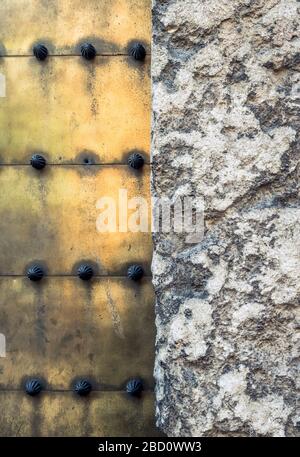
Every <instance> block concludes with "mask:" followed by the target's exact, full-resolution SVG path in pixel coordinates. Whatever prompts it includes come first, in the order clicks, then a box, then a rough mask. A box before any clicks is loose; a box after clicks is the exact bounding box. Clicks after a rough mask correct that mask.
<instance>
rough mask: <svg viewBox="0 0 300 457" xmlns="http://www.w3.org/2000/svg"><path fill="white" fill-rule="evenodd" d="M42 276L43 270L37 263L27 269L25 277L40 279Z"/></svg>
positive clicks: (31, 279)
mask: <svg viewBox="0 0 300 457" xmlns="http://www.w3.org/2000/svg"><path fill="white" fill-rule="evenodd" d="M43 276H44V271H43V269H42V268H41V267H40V266H39V265H32V266H31V267H30V268H29V269H28V270H27V277H28V278H29V279H30V281H35V282H36V281H40V280H41V279H42V278H43Z"/></svg>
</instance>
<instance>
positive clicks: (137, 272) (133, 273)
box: [127, 265, 144, 281]
mask: <svg viewBox="0 0 300 457" xmlns="http://www.w3.org/2000/svg"><path fill="white" fill-rule="evenodd" d="M127 276H128V278H129V279H132V281H139V280H140V279H142V277H143V276H144V270H143V268H142V267H141V266H140V265H131V266H130V267H129V268H128V270H127Z"/></svg>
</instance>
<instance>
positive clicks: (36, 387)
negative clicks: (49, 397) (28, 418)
mask: <svg viewBox="0 0 300 457" xmlns="http://www.w3.org/2000/svg"><path fill="white" fill-rule="evenodd" d="M42 390H43V385H42V383H41V381H40V380H39V379H28V381H26V384H25V391H26V393H27V394H28V395H30V396H31V397H35V396H36V395H38V394H39V393H40V392H41V391H42Z"/></svg>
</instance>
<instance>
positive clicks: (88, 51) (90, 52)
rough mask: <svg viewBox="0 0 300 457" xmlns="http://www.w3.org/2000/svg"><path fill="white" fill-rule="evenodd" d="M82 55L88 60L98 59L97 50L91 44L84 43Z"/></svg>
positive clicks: (81, 50) (81, 49)
mask: <svg viewBox="0 0 300 457" xmlns="http://www.w3.org/2000/svg"><path fill="white" fill-rule="evenodd" d="M80 52H81V55H82V57H83V58H84V59H86V60H93V59H94V58H95V57H96V54H97V52H96V49H95V47H94V46H93V45H92V44H91V43H83V44H82V45H81V48H80Z"/></svg>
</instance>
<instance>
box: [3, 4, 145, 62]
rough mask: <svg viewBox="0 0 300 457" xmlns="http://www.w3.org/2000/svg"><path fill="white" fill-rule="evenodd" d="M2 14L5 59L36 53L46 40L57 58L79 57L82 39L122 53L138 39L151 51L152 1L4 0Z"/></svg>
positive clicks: (116, 52) (101, 51)
mask: <svg viewBox="0 0 300 457" xmlns="http://www.w3.org/2000/svg"><path fill="white" fill-rule="evenodd" d="M0 15H1V28H0V43H1V44H2V53H1V54H2V55H3V54H4V55H20V56H24V55H30V54H31V53H32V45H33V44H34V43H35V42H36V41H40V40H42V41H43V42H44V43H45V44H47V46H48V47H49V50H50V52H51V54H74V53H78V44H79V43H81V42H82V41H92V42H93V43H94V45H95V46H96V49H97V51H98V52H99V53H108V54H118V53H120V52H126V51H127V47H128V43H129V42H130V41H131V40H132V39H134V38H135V39H138V40H139V41H142V42H144V43H145V44H146V45H147V47H148V49H149V43H150V32H151V19H150V17H151V16H150V15H151V1H150V0H88V1H86V0H85V1H83V0H72V1H65V0H60V1H59V0H47V1H45V0H30V2H29V1H28V0H1V6H0Z"/></svg>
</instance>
